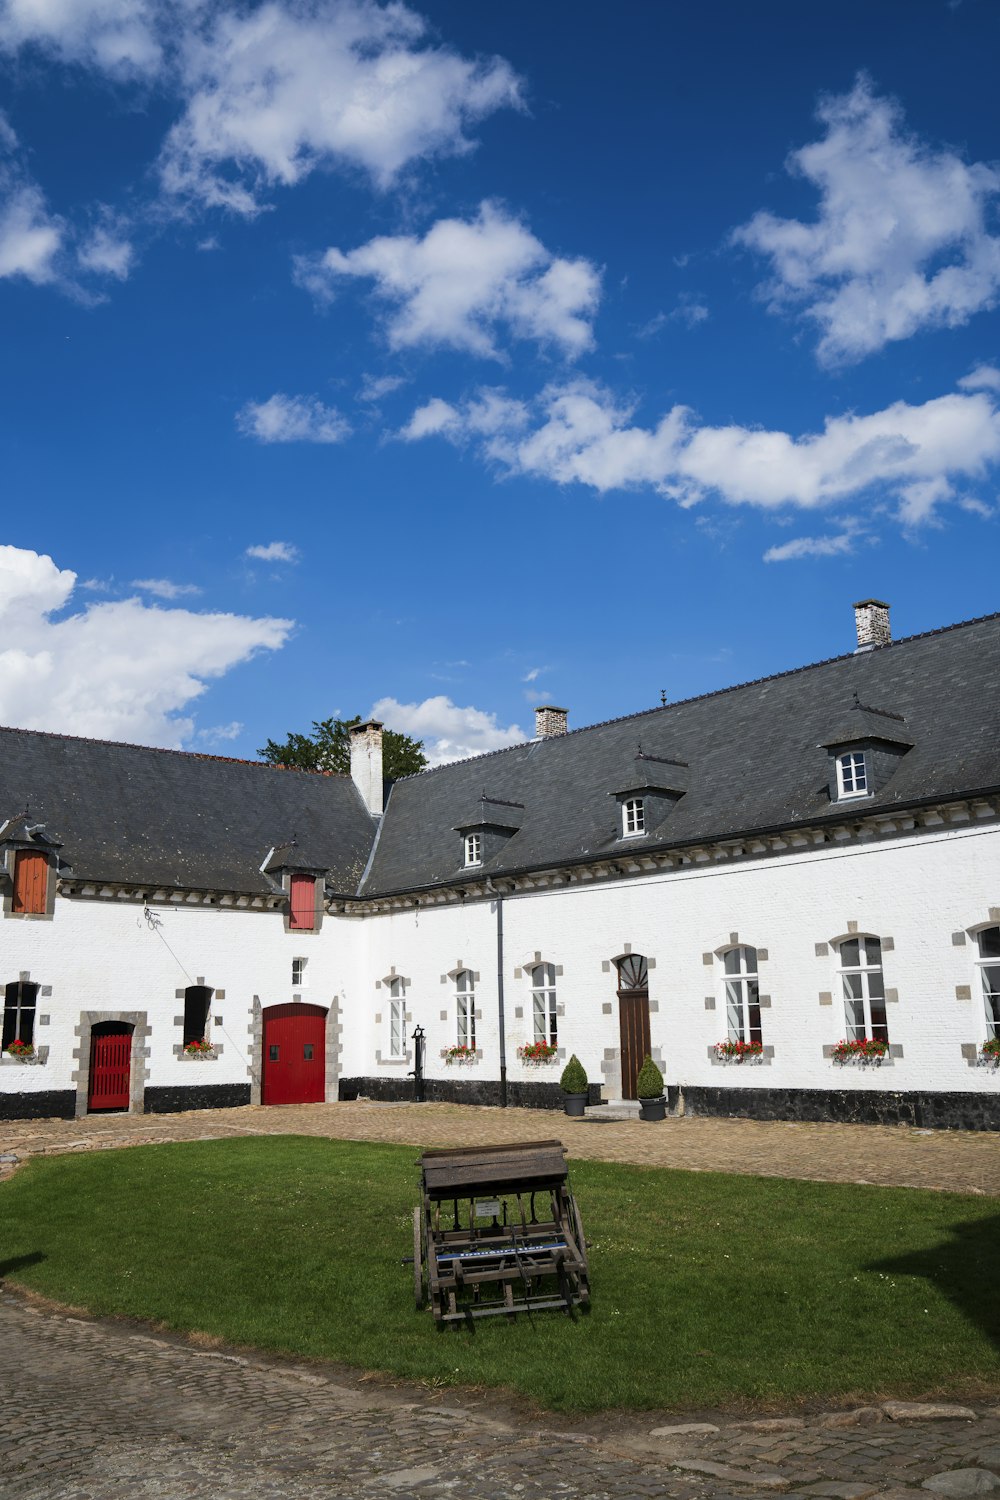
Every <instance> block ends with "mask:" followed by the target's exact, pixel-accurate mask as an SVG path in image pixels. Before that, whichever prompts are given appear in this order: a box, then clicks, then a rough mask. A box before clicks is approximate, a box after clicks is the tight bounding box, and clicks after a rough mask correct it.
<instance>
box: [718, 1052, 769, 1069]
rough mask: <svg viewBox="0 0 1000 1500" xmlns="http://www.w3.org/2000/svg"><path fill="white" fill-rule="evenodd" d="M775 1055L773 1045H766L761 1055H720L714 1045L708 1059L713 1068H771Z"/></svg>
mask: <svg viewBox="0 0 1000 1500" xmlns="http://www.w3.org/2000/svg"><path fill="white" fill-rule="evenodd" d="M773 1057H774V1048H773V1047H765V1048H764V1051H763V1053H762V1054H761V1055H760V1056H759V1057H720V1056H719V1054H718V1052H716V1050H715V1048H714V1047H709V1049H708V1060H709V1062H710V1063H711V1064H712V1066H713V1068H769V1067H770V1066H771V1061H772V1059H773Z"/></svg>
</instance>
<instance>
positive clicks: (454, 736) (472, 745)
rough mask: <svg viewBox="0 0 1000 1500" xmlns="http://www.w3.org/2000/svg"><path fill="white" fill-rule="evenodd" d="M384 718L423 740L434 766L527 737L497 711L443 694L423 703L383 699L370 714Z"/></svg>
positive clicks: (393, 726)
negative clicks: (464, 705) (460, 703)
mask: <svg viewBox="0 0 1000 1500" xmlns="http://www.w3.org/2000/svg"><path fill="white" fill-rule="evenodd" d="M369 717H371V718H373V719H380V720H381V721H382V723H383V724H385V726H386V728H387V729H394V730H395V731H396V732H397V733H398V734H408V735H410V736H411V737H412V738H413V739H418V740H423V742H424V753H425V754H426V756H427V759H428V760H429V761H430V763H431V765H432V766H442V765H445V764H447V762H448V761H452V760H466V759H467V758H468V757H469V756H470V755H483V754H484V753H485V752H486V751H488V750H502V749H503V748H504V747H505V746H506V745H517V744H520V743H521V741H522V740H525V739H526V738H527V736H526V735H525V734H524V732H523V730H522V729H521V728H520V727H519V725H517V724H509V725H508V726H507V728H506V729H504V728H503V727H502V726H501V725H500V724H498V723H497V717H496V714H491V713H487V712H485V710H484V709H481V708H472V707H471V706H470V707H468V708H460V707H459V706H458V705H457V704H455V703H452V701H451V699H450V698H446V697H445V696H444V694H440V695H439V696H438V697H436V698H425V699H424V701H423V702H422V703H399V702H398V701H397V700H396V699H395V698H380V699H379V700H378V702H377V703H374V704H373V705H372V710H371V714H370V716H369Z"/></svg>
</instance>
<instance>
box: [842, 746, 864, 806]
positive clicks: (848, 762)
mask: <svg viewBox="0 0 1000 1500" xmlns="http://www.w3.org/2000/svg"><path fill="white" fill-rule="evenodd" d="M867 795H868V765H867V763H866V761H865V755H864V751H863V750H848V751H847V753H846V755H838V756H837V796H838V797H867Z"/></svg>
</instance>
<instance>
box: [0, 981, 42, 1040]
mask: <svg viewBox="0 0 1000 1500" xmlns="http://www.w3.org/2000/svg"><path fill="white" fill-rule="evenodd" d="M37 996H38V985H37V984H29V983H28V981H27V980H26V979H16V980H15V981H14V983H13V984H8V985H7V987H6V989H5V990H4V997H3V1040H2V1042H0V1052H6V1050H7V1048H8V1047H9V1046H10V1044H11V1042H23V1043H24V1045H25V1046H26V1047H33V1046H34V1044H35V1000H36V998H37Z"/></svg>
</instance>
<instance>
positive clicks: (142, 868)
mask: <svg viewBox="0 0 1000 1500" xmlns="http://www.w3.org/2000/svg"><path fill="white" fill-rule="evenodd" d="M26 808H27V809H29V810H30V822H31V823H32V824H38V823H41V824H43V825H44V829H45V833H46V835H47V836H48V837H49V838H53V839H59V840H61V842H62V845H63V847H62V849H61V851H60V859H61V861H62V863H63V864H64V865H68V866H69V869H68V870H67V871H65V873H66V874H67V875H68V876H70V877H72V878H75V879H80V880H97V881H120V882H123V883H128V884H132V883H136V884H141V885H158V886H168V887H173V888H177V889H193V890H218V891H234V892H240V893H247V894H253V893H264V892H267V891H269V890H273V889H274V886H273V884H272V883H271V882H269V881H268V880H267V878H266V877H265V876H264V875H262V874H261V871H260V866H261V864H262V863H263V862H264V859H265V858H266V856H267V854H268V852H269V850H270V849H271V848H272V847H273V846H276V845H283V844H287V843H288V842H290V841H291V840H292V839H293V838H295V840H296V847H295V848H294V849H293V850H281V851H280V853H279V855H278V856H276V858H275V859H274V860H272V862H271V865H270V868H271V869H272V870H274V869H276V868H277V867H280V866H281V865H288V866H294V868H296V869H300V870H329V871H330V872H331V877H330V880H331V884H332V885H333V886H334V887H335V889H336V890H337V892H338V893H351V892H353V891H354V890H356V889H357V885H358V882H359V881H360V879H361V876H362V873H363V871H364V868H365V864H366V862H367V860H368V856H369V853H370V852H371V844H372V839H373V837H374V831H375V824H374V822H373V820H372V819H371V818H370V817H369V815H368V812H367V810H366V809H365V806H364V803H363V802H362V800H361V797H360V795H359V794H358V792H357V790H356V788H355V786H354V783H353V782H352V781H351V779H350V777H349V776H321V775H316V774H311V773H309V772H304V771H279V770H277V769H275V768H273V767H271V766H267V765H262V764H259V763H257V762H254V761H237V760H226V759H224V758H222V757H217V756H202V755H190V754H185V753H184V752H182V751H176V750H152V749H148V748H145V747H143V746H140V745H118V744H112V743H108V742H106V741H101V740H85V739H74V738H70V737H69V736H66V735H57V734H40V733H35V732H32V731H29V730H23V729H2V728H0V823H3V822H4V821H5V820H6V819H14V820H17V819H18V817H19V815H20V814H22V813H23V812H24V811H25V809H26ZM0 838H2V836H0Z"/></svg>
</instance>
